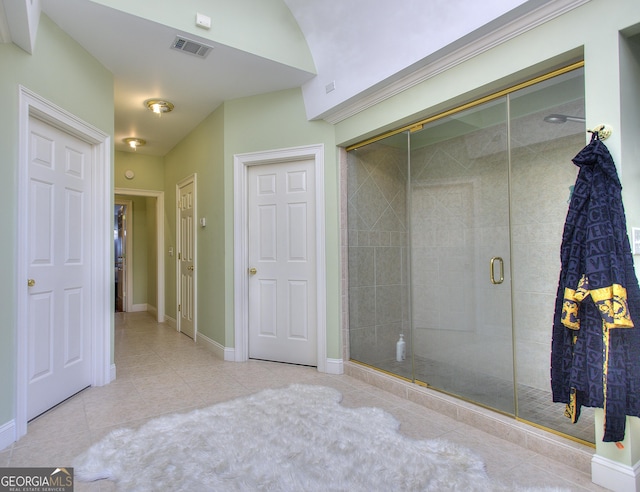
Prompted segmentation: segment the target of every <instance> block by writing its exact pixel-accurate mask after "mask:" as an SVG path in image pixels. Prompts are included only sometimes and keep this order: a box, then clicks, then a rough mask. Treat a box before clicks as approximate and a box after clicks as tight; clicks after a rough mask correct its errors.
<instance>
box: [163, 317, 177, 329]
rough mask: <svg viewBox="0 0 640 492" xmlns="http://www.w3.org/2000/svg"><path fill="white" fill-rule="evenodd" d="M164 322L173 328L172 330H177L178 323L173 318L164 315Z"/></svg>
mask: <svg viewBox="0 0 640 492" xmlns="http://www.w3.org/2000/svg"><path fill="white" fill-rule="evenodd" d="M164 322H165V323H166V324H167V325H169V326H170V327H171V328H173V329H174V330H177V329H178V322H177V321H176V319H175V318H172V317H171V316H167V315H166V314H165V316H164Z"/></svg>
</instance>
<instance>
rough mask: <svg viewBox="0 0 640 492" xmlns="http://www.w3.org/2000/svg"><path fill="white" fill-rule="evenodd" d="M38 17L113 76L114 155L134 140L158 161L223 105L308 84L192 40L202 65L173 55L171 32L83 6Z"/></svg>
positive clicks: (56, 8)
mask: <svg viewBox="0 0 640 492" xmlns="http://www.w3.org/2000/svg"><path fill="white" fill-rule="evenodd" d="M42 11H43V12H44V13H45V14H46V15H47V16H48V17H50V18H51V19H52V20H53V21H54V22H55V23H56V24H57V25H58V26H59V27H60V28H62V29H63V30H64V31H65V32H66V33H67V34H69V35H70V36H71V37H72V38H74V39H75V40H76V41H77V42H78V43H79V44H81V45H82V46H83V47H84V48H85V49H86V50H87V51H88V52H89V53H91V54H92V55H93V56H94V57H95V58H96V59H97V60H99V61H100V62H101V63H102V64H103V65H104V66H105V67H106V68H107V69H108V70H109V71H111V72H112V73H113V76H114V91H115V94H114V100H115V130H114V142H115V149H116V150H126V151H130V150H131V149H129V147H128V146H127V144H125V143H124V142H123V139H124V138H127V137H138V138H142V139H144V140H146V142H147V143H146V145H145V146H144V147H141V148H139V149H138V150H137V152H139V153H144V154H149V155H157V156H163V155H165V154H166V153H167V152H169V151H170V150H171V149H172V148H173V147H174V146H175V145H176V144H177V143H178V142H179V141H180V140H182V139H183V138H184V137H185V136H186V135H188V134H189V133H190V132H191V131H192V130H193V129H194V128H195V126H197V125H198V124H199V123H200V122H201V121H202V120H203V119H204V118H206V117H207V116H208V115H209V114H210V113H211V112H212V111H213V110H214V109H216V108H217V107H218V106H219V105H220V104H221V103H222V102H224V101H226V100H230V99H235V98H239V97H245V96H249V95H255V94H262V93H268V92H272V91H277V90H282V89H288V88H293V87H300V86H301V85H302V84H303V83H304V82H305V81H307V80H309V79H310V78H311V77H312V76H313V74H311V73H309V72H307V71H304V70H299V69H296V68H293V67H291V66H287V65H285V64H282V63H278V62H274V61H270V60H267V59H266V58H263V57H260V56H256V55H253V54H251V53H248V52H246V51H241V50H238V49H234V48H231V47H229V46H225V45H223V44H218V43H213V42H211V41H208V40H200V39H194V38H195V36H193V35H187V36H186V37H188V38H189V39H193V40H195V41H201V42H203V43H205V44H207V45H209V46H212V47H213V48H214V49H213V50H211V51H210V53H209V54H208V55H207V56H206V58H204V59H202V58H199V57H197V56H194V55H192V54H189V53H184V52H179V51H176V50H172V49H170V47H171V45H172V43H173V42H174V40H175V38H176V35H177V34H182V33H180V32H179V31H178V30H176V29H175V28H173V27H169V26H166V25H162V24H159V23H156V22H152V21H150V20H147V19H144V18H141V17H137V16H134V15H130V14H128V13H125V12H122V11H120V10H115V9H112V8H108V7H105V6H103V5H100V4H98V3H94V2H90V1H87V0H43V1H42ZM194 17H195V16H194ZM194 20H195V19H194ZM256 74H259V76H256ZM152 98H159V99H164V100H168V101H170V102H171V103H173V104H174V105H175V109H174V110H173V111H172V112H171V113H170V114H165V115H163V116H160V117H159V116H157V115H154V114H153V113H151V112H150V111H148V110H147V109H146V108H145V106H144V101H146V100H148V99H152Z"/></svg>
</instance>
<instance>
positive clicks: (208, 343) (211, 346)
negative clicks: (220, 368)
mask: <svg viewBox="0 0 640 492" xmlns="http://www.w3.org/2000/svg"><path fill="white" fill-rule="evenodd" d="M196 343H197V344H198V345H202V346H203V347H204V348H206V349H208V350H210V351H211V352H213V354H214V355H216V356H217V357H220V358H221V359H222V360H226V359H225V358H224V352H225V349H224V347H223V346H222V345H220V344H219V343H218V342H216V341H215V340H212V339H211V338H209V337H208V336H206V335H203V334H202V333H197V334H196Z"/></svg>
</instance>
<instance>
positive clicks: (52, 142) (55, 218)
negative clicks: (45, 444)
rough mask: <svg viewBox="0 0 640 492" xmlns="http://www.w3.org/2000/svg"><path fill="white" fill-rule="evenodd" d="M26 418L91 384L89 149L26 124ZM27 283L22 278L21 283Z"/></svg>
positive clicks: (46, 128)
mask: <svg viewBox="0 0 640 492" xmlns="http://www.w3.org/2000/svg"><path fill="white" fill-rule="evenodd" d="M29 125H30V133H29V158H28V159H29V160H28V162H29V169H28V174H29V178H28V183H29V185H28V186H29V189H28V200H27V203H28V209H29V210H28V215H27V217H28V222H29V223H28V226H27V231H28V238H27V245H28V246H27V247H28V252H27V257H28V265H27V272H28V276H29V280H28V284H27V286H25V288H28V307H27V326H26V329H27V332H28V347H27V365H28V370H27V374H28V376H27V419H32V418H34V417H36V416H38V415H39V414H41V413H42V412H44V411H46V410H48V409H49V408H51V407H53V406H55V405H56V404H58V403H60V402H61V401H63V400H65V399H66V398H68V397H69V396H71V395H73V394H75V393H77V392H78V391H80V390H82V389H83V388H85V387H87V386H89V385H90V384H91V381H92V379H91V371H92V364H93V362H92V351H91V347H92V339H91V333H92V328H91V318H92V313H91V299H90V285H91V261H92V260H91V254H90V252H91V222H90V217H89V211H90V206H91V205H90V204H91V181H92V179H91V173H92V167H93V162H92V148H91V146H90V145H89V144H87V143H86V142H83V141H81V140H79V139H77V138H75V137H74V136H71V135H69V134H67V133H65V132H63V131H61V130H58V129H56V128H54V127H52V126H49V125H47V124H46V123H43V122H42V121H40V120H38V119H36V118H31V119H30V124H29ZM25 282H27V279H25Z"/></svg>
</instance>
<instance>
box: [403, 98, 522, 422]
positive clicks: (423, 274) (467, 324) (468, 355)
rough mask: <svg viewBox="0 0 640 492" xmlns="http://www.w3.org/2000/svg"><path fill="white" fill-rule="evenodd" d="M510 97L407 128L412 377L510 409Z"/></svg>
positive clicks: (511, 384) (512, 402) (485, 403)
mask: <svg viewBox="0 0 640 492" xmlns="http://www.w3.org/2000/svg"><path fill="white" fill-rule="evenodd" d="M508 173H509V156H508V152H507V101H506V99H504V98H503V99H499V100H497V101H493V102H490V103H486V104H483V105H480V106H477V107H475V108H473V109H470V110H467V111H464V112H461V113H457V114H455V115H454V116H450V117H447V118H443V119H440V120H437V121H435V122H433V123H431V124H429V125H426V126H425V127H424V129H423V130H421V131H420V132H415V133H413V134H412V135H411V191H410V194H411V200H410V202H411V205H410V217H411V226H412V229H411V241H410V244H411V272H412V283H411V292H412V300H411V305H412V306H413V309H412V319H413V347H414V353H413V356H414V364H415V373H414V378H415V380H417V381H421V382H423V383H426V384H428V385H429V386H432V387H434V388H438V389H440V390H442V391H445V392H447V393H450V394H453V395H456V396H459V397H461V398H463V399H466V400H471V401H474V402H477V403H480V404H482V405H485V406H488V407H491V408H494V409H497V410H500V411H503V412H506V413H510V414H513V413H515V401H514V392H513V387H514V385H513V350H512V346H513V341H512V329H511V279H510V274H509V264H510V253H509V179H508V178H509V174H508Z"/></svg>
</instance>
